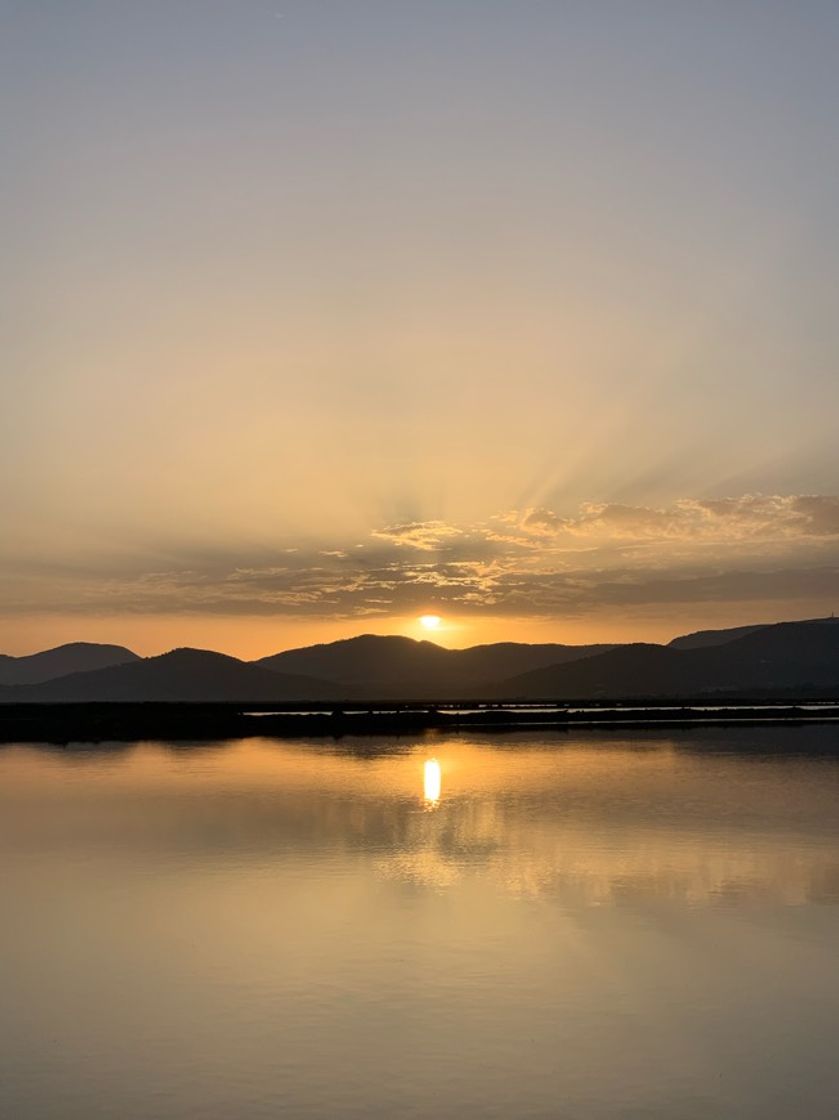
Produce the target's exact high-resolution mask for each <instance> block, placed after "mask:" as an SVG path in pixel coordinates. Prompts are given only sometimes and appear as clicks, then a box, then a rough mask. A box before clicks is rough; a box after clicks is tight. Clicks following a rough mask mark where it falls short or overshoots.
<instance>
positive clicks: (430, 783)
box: [423, 758, 443, 809]
mask: <svg viewBox="0 0 839 1120" xmlns="http://www.w3.org/2000/svg"><path fill="white" fill-rule="evenodd" d="M442 786H443V778H442V771H441V769H440V763H439V762H438V761H437V759H436V758H427V759H426V760H425V763H424V764H423V797H424V799H425V804H426V806H427V807H428V808H429V809H433V808H435V807H436V805H437V803H438V802H439V800H440V792H441V790H442Z"/></svg>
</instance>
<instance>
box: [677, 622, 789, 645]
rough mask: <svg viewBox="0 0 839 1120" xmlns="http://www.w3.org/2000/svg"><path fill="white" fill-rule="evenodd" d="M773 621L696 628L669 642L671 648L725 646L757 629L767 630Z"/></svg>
mask: <svg viewBox="0 0 839 1120" xmlns="http://www.w3.org/2000/svg"><path fill="white" fill-rule="evenodd" d="M772 625H774V624H773V623H771V622H765V623H757V624H756V625H755V626H734V627H732V628H731V629H730V630H696V631H695V632H694V633H693V634H683V635H681V636H680V637H678V638H674V639H673V641H672V642H670V643H669V645H670V648H671V649H707V648H708V647H709V646H724V645H726V644H727V643H728V642H733V641H736V639H737V638H744V637H745V636H746V634H753V633H754V632H755V631H756V630H765V629H766V627H767V626H772Z"/></svg>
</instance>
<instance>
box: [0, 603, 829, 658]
mask: <svg viewBox="0 0 839 1120" xmlns="http://www.w3.org/2000/svg"><path fill="white" fill-rule="evenodd" d="M702 606H703V605H702V604H700V605H699V607H698V608H697V609H695V610H693V611H692V612H691V613H690V614H684V615H682V616H681V617H680V618H679V619H674V618H673V617H672V615H671V616H669V617H667V618H661V617H658V616H643V615H630V614H625V615H620V616H618V615H615V614H611V613H609V614H607V613H598V614H592V615H589V616H586V617H582V618H569V619H562V618H556V619H545V618H511V617H499V616H494V615H483V616H480V615H472V616H462V617H460V618H453V617H447V618H446V619H445V621H444V623H443V624H442V625H441V626H440V627H439V629H437V630H435V631H433V632H430V631H428V630H427V629H426V628H425V627H424V626H423V625H422V624H421V622H420V621H419V619H418V618H417V616H415V615H413V616H410V617H407V618H405V617H396V616H392V617H377V618H375V619H374V618H368V619H351V618H349V619H348V618H341V619H318V618H299V617H291V618H272V617H267V616H225V615H219V616H215V615H211V616H206V615H151V614H149V615H119V616H116V615H115V616H109V617H95V618H89V617H84V616H80V615H46V614H44V615H39V616H37V617H35V618H32V617H27V618H21V619H20V620H14V619H13V620H11V621H10V622H9V623H8V624H7V625H6V626H5V627H4V629H3V633H2V636H0V653H6V654H11V655H13V656H21V655H24V654H29V653H36V652H38V651H39V650H43V649H49V648H51V647H53V646H58V645H63V644H64V643H65V642H78V641H85V642H105V643H114V644H116V645H125V646H128V648H129V649H132V650H134V652H135V653H138V654H140V655H141V656H144V657H151V656H154V655H155V654H159V653H165V652H166V651H167V650H170V649H175V648H176V647H178V646H192V647H195V648H198V649H212V650H217V651H218V652H220V653H227V654H230V655H231V656H233V657H240V658H242V659H243V660H246V661H247V660H254V659H256V658H259V657H265V656H267V655H269V654H272V653H278V652H280V651H281V650H285V649H294V648H296V647H299V646H308V645H314V644H316V643H321V642H334V641H338V640H340V639H343V638H352V637H356V636H357V635H359V634H381V635H390V634H399V635H403V636H404V637H409V638H414V639H421V640H424V641H433V642H434V643H435V644H437V645H441V646H444V647H446V648H447V649H462V648H465V647H468V646H475V645H483V644H488V643H492V642H503V641H513V642H531V643H538V642H558V643H562V644H567V645H585V644H590V643H598V642H604V643H611V642H637V641H647V642H668V641H670V639H671V638H674V637H676V636H677V635H678V634H687V633H690V632H691V631H694V630H703V629H714V628H718V627H726V626H740V625H746V624H753V623H759V622H777V621H781V620H785V621H791V620H793V619H796V618H808V617H809V618H815V617H820V610H819V607H820V604H817V603H809V604H808V603H803V604H796V609H794V610H791V611H785V612H783V613H781V612H779V609H778V605H777V604H773V603H756V604H754V610H752V611H749V613H748V614H745V613H743V614H739V613H738V614H732V613H731V611H730V610H724V609H723V608H722V607H718V608H717V609H716V610H711V609H708V610H702V609H701V608H702ZM823 613H824V612H823V610H822V611H821V614H823Z"/></svg>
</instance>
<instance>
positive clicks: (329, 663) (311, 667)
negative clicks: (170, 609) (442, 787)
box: [255, 634, 612, 700]
mask: <svg viewBox="0 0 839 1120" xmlns="http://www.w3.org/2000/svg"><path fill="white" fill-rule="evenodd" d="M611 648H612V647H611V646H563V645H556V644H547V645H525V644H522V643H517V642H499V643H496V644H493V645H482V646H472V647H471V648H469V649H444V648H443V647H442V646H438V645H436V644H435V643H434V642H428V641H415V640H414V639H412V638H403V637H397V636H388V637H379V636H376V635H374V634H364V635H362V636H360V637H357V638H348V639H344V640H342V641H337V642H330V643H328V644H325V645H316V646H307V647H305V648H302V649H292V650H287V651H286V652H284V653H277V654H274V655H272V656H270V657H263V658H261V659H260V660H259V661H258V662H255V664H257V665H260V666H262V667H264V668H266V669H270V670H271V671H272V672H284V673H298V674H303V675H305V676H308V677H317V678H318V679H320V680H323V681H328V682H330V683H331V684H332V685H333V686H334V687H335V689H336V692H337V694H338V695H345V694H346V695H352V696H355V697H357V698H366V699H370V700H384V699H388V698H399V699H405V700H407V699H414V698H423V699H445V698H453V697H463V696H472V695H478V694H479V692H481V691H482V690H484V689H485V687H486V685H487V682H488V681H495V680H499V679H503V678H505V677H509V676H513V675H515V674H519V673H524V672H527V671H529V670H532V669H539V668H544V667H546V666H549V665H560V664H565V663H566V662H568V661H573V660H576V659H577V658H580V657H587V656H591V655H592V654H593V653H599V652H602V651H603V650H607V649H611Z"/></svg>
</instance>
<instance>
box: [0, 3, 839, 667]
mask: <svg viewBox="0 0 839 1120" xmlns="http://www.w3.org/2000/svg"><path fill="white" fill-rule="evenodd" d="M837 42H839V7H837V6H836V5H835V4H831V3H824V4H820V3H808V4H806V5H804V6H803V7H800V6H798V5H792V4H776V3H771V2H761V3H748V2H744V3H739V4H737V5H729V4H723V3H719V4H716V3H711V4H696V5H691V6H689V5H684V4H672V3H665V2H662V3H654V2H650V3H633V4H624V3H599V4H589V3H582V2H580V3H573V2H571V3H549V2H544V0H517V2H516V3H501V2H494V0H480V2H478V0H458V2H447V3H443V2H436V0H424V2H422V3H401V2H398V0H397V2H385V0H381V2H365V0H354V2H351V3H348V2H345V0H342V2H324V0H305V2H303V0H271V2H270V3H269V2H266V3H263V2H259V0H253V2H244V3H232V2H229V3H222V2H209V0H202V2H200V3H199V2H194V3H189V2H181V3H177V4H172V3H168V2H167V3H162V2H147V3H144V4H134V5H123V4H113V3H105V2H95V0H90V2H88V3H73V4H67V3H64V2H61V3H58V2H55V3H46V2H45V3H38V4H25V3H16V2H6V3H0V136H1V137H2V139H0V146H2V164H3V203H2V207H0V235H1V236H2V244H3V253H2V258H0V285H2V307H3V314H2V334H3V361H2V373H0V478H2V483H0V522H2V525H3V532H2V535H0V575H1V576H2V578H1V579H0V628H2V635H3V649H4V651H5V652H8V653H25V652H29V651H30V650H34V649H37V648H42V647H43V646H44V645H46V644H50V643H53V644H54V643H57V642H59V641H68V640H71V639H85V640H90V641H103V640H118V641H120V642H125V643H127V644H128V645H130V646H131V647H132V648H133V649H136V650H137V651H138V652H140V653H155V652H159V651H161V650H162V649H165V648H168V647H170V646H172V645H175V644H192V645H207V646H210V645H212V646H213V647H214V648H216V649H223V650H225V651H227V652H231V653H235V654H238V655H240V656H250V657H257V656H260V655H262V654H266V653H270V652H274V651H275V650H276V649H279V648H281V647H283V646H289V645H292V644H295V643H297V644H302V643H303V642H309V641H319V640H325V639H330V638H336V637H339V636H344V635H349V634H356V633H361V632H364V631H374V632H377V633H405V634H409V635H411V636H419V635H420V633H421V628H420V625H419V623H418V621H417V620H418V617H419V616H420V615H423V614H434V615H439V616H440V618H441V619H442V622H441V624H440V626H439V628H438V629H437V630H436V631H435V635H434V637H435V640H437V641H440V642H441V643H442V644H446V645H453V646H465V645H469V644H474V643H475V642H479V641H486V640H494V639H498V638H501V637H507V638H515V639H518V640H524V641H535V640H541V641H547V640H555V641H577V642H585V641H607V640H610V639H613V640H627V639H631V638H648V639H667V638H670V637H672V636H674V635H675V634H677V633H679V632H684V631H687V630H689V629H691V628H692V627H694V626H700V625H737V624H740V623H748V622H758V621H767V620H773V619H778V618H798V617H807V616H810V617H812V616H815V615H825V614H830V612H831V611H832V610H833V609H834V607H839V497H837V495H839V472H837V455H836V447H835V440H836V436H835V427H836V415H837V407H838V406H839V378H837V376H836V370H835V361H836V354H837V344H839V319H837V316H836V312H835V287H836V286H835V276H836V270H837V265H838V264H839V221H837V218H838V217H839V214H837V210H839V202H837V200H839V133H837V130H836V123H835V111H836V105H837V103H839V69H837V66H836V48H837Z"/></svg>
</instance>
